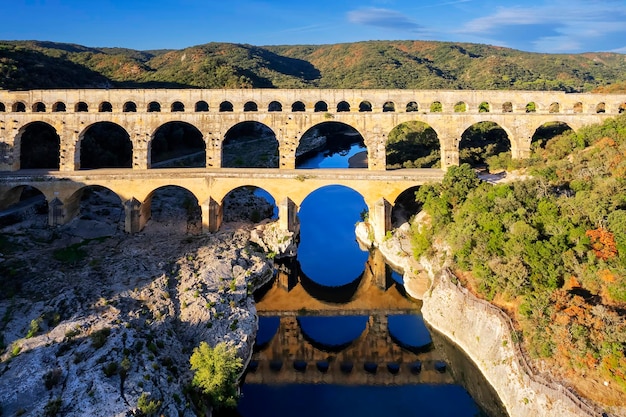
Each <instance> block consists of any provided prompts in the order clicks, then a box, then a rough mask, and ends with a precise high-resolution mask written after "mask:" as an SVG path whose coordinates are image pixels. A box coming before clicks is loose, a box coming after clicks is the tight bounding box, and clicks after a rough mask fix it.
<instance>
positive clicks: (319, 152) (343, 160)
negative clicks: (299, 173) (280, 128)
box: [296, 121, 367, 168]
mask: <svg viewBox="0 0 626 417" xmlns="http://www.w3.org/2000/svg"><path fill="white" fill-rule="evenodd" d="M349 167H354V168H367V147H366V146H365V140H364V138H363V135H362V134H361V133H360V132H359V131H358V130H357V129H356V128H354V127H353V126H351V125H349V124H346V123H342V122H331V121H329V122H322V123H319V124H317V125H315V126H313V127H311V128H309V129H308V130H307V131H306V132H304V134H303V135H302V136H301V137H300V141H299V143H298V147H297V148H296V168H349Z"/></svg>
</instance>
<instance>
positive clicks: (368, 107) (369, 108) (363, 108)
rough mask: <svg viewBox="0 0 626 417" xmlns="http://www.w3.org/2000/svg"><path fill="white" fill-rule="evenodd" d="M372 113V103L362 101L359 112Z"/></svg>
mask: <svg viewBox="0 0 626 417" xmlns="http://www.w3.org/2000/svg"><path fill="white" fill-rule="evenodd" d="M371 111H372V103H370V102H369V101H362V102H361V103H359V112H371Z"/></svg>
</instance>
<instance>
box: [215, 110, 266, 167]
mask: <svg viewBox="0 0 626 417" xmlns="http://www.w3.org/2000/svg"><path fill="white" fill-rule="evenodd" d="M222 168H278V140H277V139H276V133H274V131H273V130H272V129H271V128H269V127H268V126H267V125H265V124H263V123H260V122H256V121H245V122H240V123H237V124H235V125H234V126H232V127H231V128H230V129H228V131H227V132H226V134H225V135H224V142H223V143H222Z"/></svg>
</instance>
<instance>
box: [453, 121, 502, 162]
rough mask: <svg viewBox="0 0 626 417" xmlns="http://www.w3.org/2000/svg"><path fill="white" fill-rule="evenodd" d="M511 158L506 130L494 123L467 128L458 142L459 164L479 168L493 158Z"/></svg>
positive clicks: (482, 123)
mask: <svg viewBox="0 0 626 417" xmlns="http://www.w3.org/2000/svg"><path fill="white" fill-rule="evenodd" d="M502 154H508V157H509V158H510V157H511V140H510V137H509V135H508V133H507V132H506V130H505V129H504V128H503V127H502V126H500V125H498V124H497V123H495V122H478V123H474V124H473V125H471V126H470V127H468V128H467V129H466V130H465V131H464V132H463V134H462V135H461V141H460V142H459V163H460V164H463V163H467V164H469V165H470V166H472V167H481V166H485V165H486V164H487V160H488V159H489V158H491V157H494V156H503V155H502Z"/></svg>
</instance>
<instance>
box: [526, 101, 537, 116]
mask: <svg viewBox="0 0 626 417" xmlns="http://www.w3.org/2000/svg"><path fill="white" fill-rule="evenodd" d="M525 109H526V113H536V112H537V110H538V108H537V104H536V103H535V102H534V101H530V102H528V103H527V104H526V107H525Z"/></svg>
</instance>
